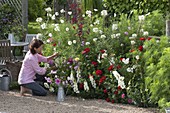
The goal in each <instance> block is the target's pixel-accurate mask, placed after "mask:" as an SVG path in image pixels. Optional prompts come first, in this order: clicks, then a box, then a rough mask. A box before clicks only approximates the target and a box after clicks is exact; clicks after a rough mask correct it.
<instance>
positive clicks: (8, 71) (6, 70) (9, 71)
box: [0, 68, 12, 81]
mask: <svg viewBox="0 0 170 113" xmlns="http://www.w3.org/2000/svg"><path fill="white" fill-rule="evenodd" d="M4 70H5V71H7V72H8V73H9V76H10V77H11V81H12V75H11V72H10V71H9V70H8V69H6V68H2V69H1V70H0V72H2V71H4Z"/></svg>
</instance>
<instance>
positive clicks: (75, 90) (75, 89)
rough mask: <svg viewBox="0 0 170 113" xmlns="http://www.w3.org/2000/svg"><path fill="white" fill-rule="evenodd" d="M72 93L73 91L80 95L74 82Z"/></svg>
mask: <svg viewBox="0 0 170 113" xmlns="http://www.w3.org/2000/svg"><path fill="white" fill-rule="evenodd" d="M73 91H74V92H75V93H80V91H79V90H78V85H77V83H76V82H74V85H73Z"/></svg>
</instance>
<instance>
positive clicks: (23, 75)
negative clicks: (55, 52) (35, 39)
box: [18, 51, 47, 84]
mask: <svg viewBox="0 0 170 113" xmlns="http://www.w3.org/2000/svg"><path fill="white" fill-rule="evenodd" d="M39 62H47V58H46V57H44V56H42V55H40V54H38V53H36V54H34V55H33V54H32V53H31V52H30V51H28V52H27V54H26V56H25V58H24V60H23V63H22V67H21V70H20V73H19V76H18V83H19V84H26V83H31V82H34V79H35V78H36V77H35V74H36V73H37V74H39V75H44V74H45V73H46V69H45V68H42V67H40V66H39Z"/></svg>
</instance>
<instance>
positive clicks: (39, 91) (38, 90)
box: [21, 82, 47, 96]
mask: <svg viewBox="0 0 170 113" xmlns="http://www.w3.org/2000/svg"><path fill="white" fill-rule="evenodd" d="M21 86H23V87H26V88H28V89H31V90H32V95H35V96H46V95H47V91H46V90H45V89H44V88H43V87H42V86H41V85H39V84H38V83H37V82H32V83H28V84H22V85H21Z"/></svg>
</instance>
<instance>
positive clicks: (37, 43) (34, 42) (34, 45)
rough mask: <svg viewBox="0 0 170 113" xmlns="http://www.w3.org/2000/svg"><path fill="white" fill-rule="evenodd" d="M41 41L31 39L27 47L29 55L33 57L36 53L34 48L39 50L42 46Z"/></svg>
mask: <svg viewBox="0 0 170 113" xmlns="http://www.w3.org/2000/svg"><path fill="white" fill-rule="evenodd" d="M43 44H44V43H43V41H42V40H39V39H33V40H32V41H31V43H30V45H29V49H30V51H31V53H32V54H33V55H34V54H35V53H36V51H35V50H34V48H39V47H40V46H41V45H43Z"/></svg>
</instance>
